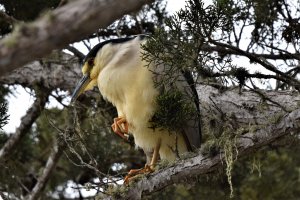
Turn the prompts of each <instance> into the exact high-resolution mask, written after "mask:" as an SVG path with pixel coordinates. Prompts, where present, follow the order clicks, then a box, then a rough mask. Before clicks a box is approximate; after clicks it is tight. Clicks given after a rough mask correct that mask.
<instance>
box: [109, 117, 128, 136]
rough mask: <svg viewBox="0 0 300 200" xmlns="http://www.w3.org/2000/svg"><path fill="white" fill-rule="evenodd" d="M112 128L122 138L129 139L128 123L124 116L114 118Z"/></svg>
mask: <svg viewBox="0 0 300 200" xmlns="http://www.w3.org/2000/svg"><path fill="white" fill-rule="evenodd" d="M111 128H112V129H113V131H114V132H115V133H116V134H117V135H119V136H120V137H121V138H123V139H125V140H128V137H129V135H128V123H127V121H126V119H125V118H124V117H117V118H114V123H113V124H112V125H111Z"/></svg>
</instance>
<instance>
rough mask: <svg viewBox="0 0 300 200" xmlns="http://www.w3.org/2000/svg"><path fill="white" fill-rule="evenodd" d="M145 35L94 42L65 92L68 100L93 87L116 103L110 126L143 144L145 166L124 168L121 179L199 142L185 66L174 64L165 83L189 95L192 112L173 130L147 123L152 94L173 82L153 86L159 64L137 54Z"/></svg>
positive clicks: (155, 109) (153, 103)
mask: <svg viewBox="0 0 300 200" xmlns="http://www.w3.org/2000/svg"><path fill="white" fill-rule="evenodd" d="M148 40H149V36H148V35H136V36H131V37H126V38H117V39H110V40H106V41H104V42H101V43H99V44H97V45H96V46H94V47H93V48H92V49H91V50H90V52H89V53H88V54H87V55H86V57H85V58H84V61H83V67H82V74H83V76H82V78H81V79H80V81H79V82H78V84H77V86H76V88H75V90H74V92H73V94H72V98H71V102H75V101H76V99H77V98H78V97H79V96H80V95H81V94H82V93H84V92H85V91H87V90H92V89H93V88H94V87H98V88H99V91H100V93H101V95H102V96H103V97H104V99H106V100H107V101H109V102H111V103H112V104H113V105H114V106H115V107H116V109H117V114H118V116H116V117H115V118H114V119H113V124H112V126H111V127H112V130H113V132H115V133H116V134H117V135H119V136H120V137H122V138H123V139H125V140H127V139H128V136H129V134H130V135H132V136H133V137H134V143H135V145H136V147H137V148H141V149H143V151H144V153H145V155H146V164H145V167H144V168H142V169H132V170H130V171H129V173H128V175H127V176H126V177H125V182H126V183H127V182H128V181H129V180H130V179H132V178H133V177H135V176H136V175H137V174H143V173H151V172H154V171H155V167H156V165H157V162H158V160H159V159H161V160H167V161H174V160H176V158H178V156H179V155H181V154H183V153H185V152H188V151H194V150H196V149H198V148H199V147H200V145H201V127H200V114H199V113H200V111H199V99H198V96H197V91H196V89H195V83H194V80H193V76H192V74H191V73H190V72H189V71H188V70H179V75H178V77H179V78H178V80H177V81H175V82H173V83H171V84H173V85H176V86H177V88H179V90H180V91H182V94H183V95H185V96H187V97H188V98H190V99H193V100H192V101H191V102H192V104H193V105H192V107H193V108H194V109H195V110H196V111H197V114H196V115H195V116H196V117H195V118H194V119H192V120H186V122H184V123H182V124H183V127H181V128H179V130H174V129H171V131H170V129H167V128H164V127H153V125H152V124H151V121H152V120H153V118H154V116H156V115H155V114H156V113H157V112H158V109H159V106H158V103H157V99H158V98H159V96H160V95H161V93H162V92H163V90H166V88H167V90H171V89H172V88H173V87H174V86H172V85H171V86H164V89H162V87H158V86H156V85H157V84H156V81H157V82H160V81H161V79H162V78H163V76H164V73H163V70H164V69H165V67H164V66H162V65H163V64H160V65H158V66H156V65H155V64H154V63H152V62H149V61H147V60H146V59H143V54H144V53H145V50H144V49H143V48H142V47H141V46H142V45H145V44H146V43H147V41H148ZM155 80H156V81H155Z"/></svg>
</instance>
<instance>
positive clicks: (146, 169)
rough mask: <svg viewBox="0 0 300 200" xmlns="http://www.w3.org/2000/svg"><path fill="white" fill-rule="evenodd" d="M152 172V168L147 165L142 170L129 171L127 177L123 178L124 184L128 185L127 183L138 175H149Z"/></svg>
mask: <svg viewBox="0 0 300 200" xmlns="http://www.w3.org/2000/svg"><path fill="white" fill-rule="evenodd" d="M152 172H154V168H153V167H152V166H151V165H147V164H146V165H145V167H144V168H142V169H131V170H130V171H129V172H128V174H127V176H125V178H124V184H125V185H128V184H129V181H130V180H132V179H133V178H134V177H135V176H137V175H139V174H149V173H152Z"/></svg>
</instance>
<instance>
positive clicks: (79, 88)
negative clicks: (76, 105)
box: [71, 74, 91, 103]
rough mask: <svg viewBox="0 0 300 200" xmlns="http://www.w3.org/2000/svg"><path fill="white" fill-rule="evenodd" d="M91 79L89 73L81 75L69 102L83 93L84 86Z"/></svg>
mask: <svg viewBox="0 0 300 200" xmlns="http://www.w3.org/2000/svg"><path fill="white" fill-rule="evenodd" d="M90 81H91V79H90V75H89V74H85V75H83V77H82V78H81V79H80V81H79V82H78V84H77V86H76V88H75V90H74V92H73V94H72V99H71V103H73V102H75V101H76V99H77V98H78V97H79V95H80V94H81V93H83V91H84V89H85V87H86V86H87V85H88V84H89V82H90Z"/></svg>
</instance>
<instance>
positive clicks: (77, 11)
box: [0, 0, 152, 75]
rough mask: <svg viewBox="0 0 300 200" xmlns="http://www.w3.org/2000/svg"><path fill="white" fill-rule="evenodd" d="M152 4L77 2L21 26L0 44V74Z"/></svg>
mask: <svg viewBox="0 0 300 200" xmlns="http://www.w3.org/2000/svg"><path fill="white" fill-rule="evenodd" d="M150 2H152V0H106V1H104V0H88V1H74V2H72V3H69V4H67V5H65V6H63V7H60V8H58V9H56V10H54V11H53V12H49V13H48V14H47V15H45V16H43V17H42V18H40V19H38V20H37V21H35V22H33V23H32V24H25V25H20V27H19V28H18V29H16V30H15V31H14V32H13V33H12V34H11V35H9V36H7V37H6V38H5V39H3V40H2V41H1V42H0V74H1V75H4V74H6V73H8V72H11V71H12V70H14V69H16V68H19V67H21V66H22V65H24V64H26V63H28V62H30V61H33V60H36V59H38V58H41V57H43V56H45V55H47V54H49V53H50V52H51V50H53V49H60V48H63V47H65V46H67V45H68V44H69V43H72V42H75V41H78V40H80V39H82V38H83V37H85V36H86V35H88V34H91V33H92V32H93V31H95V30H96V29H98V28H105V27H107V26H108V25H109V24H111V23H112V22H113V21H114V20H116V19H118V18H120V17H121V16H123V15H124V14H127V13H130V12H134V11H137V10H139V9H140V8H141V7H142V6H143V5H144V4H146V3H150Z"/></svg>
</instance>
